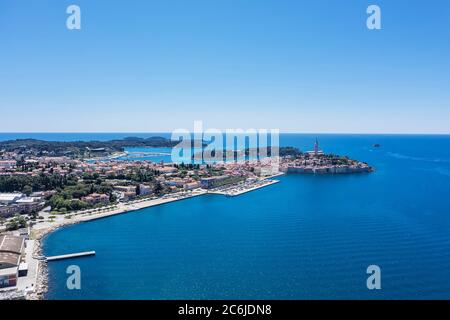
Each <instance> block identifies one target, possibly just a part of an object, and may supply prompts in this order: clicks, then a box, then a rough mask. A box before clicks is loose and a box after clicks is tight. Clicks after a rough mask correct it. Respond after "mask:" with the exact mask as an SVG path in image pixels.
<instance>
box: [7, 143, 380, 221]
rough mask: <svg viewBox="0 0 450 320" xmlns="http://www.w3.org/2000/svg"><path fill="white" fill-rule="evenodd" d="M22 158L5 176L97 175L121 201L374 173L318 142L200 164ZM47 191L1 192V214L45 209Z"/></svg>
mask: <svg viewBox="0 0 450 320" xmlns="http://www.w3.org/2000/svg"><path fill="white" fill-rule="evenodd" d="M17 158H18V157H17V154H14V153H13V152H10V153H3V154H2V158H0V176H2V175H3V176H11V175H29V176H37V175H42V174H59V175H62V176H67V175H71V176H74V177H76V178H77V179H79V181H82V180H83V179H84V178H85V177H86V175H89V176H91V177H92V176H95V177H96V179H97V178H99V179H102V181H104V182H107V183H108V185H110V186H111V187H112V188H113V194H114V195H115V196H116V197H115V199H118V200H119V201H128V200H131V199H133V198H135V197H137V196H152V195H154V193H155V188H156V186H157V185H159V186H163V187H164V191H165V192H178V191H181V190H185V191H187V190H194V189H197V188H203V189H212V188H216V187H218V186H223V185H226V184H233V183H237V182H240V181H243V180H251V179H258V178H260V177H265V176H272V175H276V174H278V173H280V172H284V173H313V174H327V173H331V174H339V173H357V172H370V171H371V170H372V168H371V167H370V166H369V165H367V164H366V163H362V162H358V161H354V160H350V159H348V158H343V157H337V156H329V155H325V154H324V153H323V151H321V150H320V149H319V143H318V141H316V144H315V146H314V150H313V151H309V152H305V153H302V154H299V155H295V156H285V157H278V158H276V159H274V158H266V159H262V160H261V161H260V160H246V161H239V162H230V163H216V164H213V165H206V164H202V165H196V166H177V165H174V164H165V163H164V162H160V163H155V162H151V161H121V160H112V159H110V160H108V161H84V160H79V159H72V158H70V157H65V156H60V157H49V156H37V155H29V156H27V157H25V158H23V155H21V159H20V161H18V159H17ZM275 160H276V161H275ZM274 163H275V165H274ZM24 168H25V169H24ZM139 172H141V173H142V172H144V173H145V172H147V173H148V172H151V173H152V174H153V176H154V179H152V180H151V181H148V182H137V181H136V180H133V179H131V178H130V176H132V175H136V174H139ZM46 192H47V193H45V192H41V193H34V194H32V195H31V196H28V197H27V196H25V195H24V194H21V193H7V194H0V216H11V215H14V214H17V213H29V212H32V211H34V210H37V209H39V208H41V207H42V206H43V205H44V204H45V203H44V202H43V201H44V200H43V199H44V198H47V199H48V198H49V194H48V192H55V191H54V190H50V191H46ZM50 195H51V194H50ZM80 200H82V201H84V202H86V203H88V204H91V205H108V204H109V203H110V201H111V197H110V194H102V193H91V194H89V195H87V196H84V197H82V198H81V199H80Z"/></svg>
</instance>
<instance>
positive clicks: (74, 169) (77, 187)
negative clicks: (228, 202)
mask: <svg viewBox="0 0 450 320" xmlns="http://www.w3.org/2000/svg"><path fill="white" fill-rule="evenodd" d="M177 143H178V142H173V141H171V140H168V139H165V138H161V137H152V138H147V139H141V138H126V139H123V140H111V141H106V142H98V141H93V142H92V141H91V142H82V141H78V142H47V141H41V140H34V139H22V140H14V141H13V140H11V141H4V142H0V193H1V194H0V195H1V196H2V197H1V199H0V200H1V201H0V232H1V231H2V228H3V229H4V231H7V232H15V230H18V229H19V230H20V229H22V230H23V229H24V228H25V227H28V228H29V229H28V232H27V233H28V234H29V236H30V238H31V239H34V240H35V241H34V255H33V261H32V262H33V263H35V262H36V261H37V269H38V271H37V276H36V279H35V280H32V282H33V281H34V286H32V288H28V289H31V291H29V292H28V294H27V295H26V298H27V299H44V297H45V293H46V291H47V290H48V268H47V262H46V259H45V257H44V256H43V251H42V241H43V239H45V237H46V236H47V235H48V234H50V233H51V232H53V231H55V230H57V229H59V228H61V227H65V226H69V225H73V224H77V223H82V222H87V221H92V220H96V219H102V218H107V217H110V216H113V215H117V214H123V213H126V212H130V211H135V210H140V209H143V208H148V207H152V206H157V205H162V204H166V203H170V202H174V201H179V200H183V199H188V198H192V197H195V196H200V195H205V194H216V195H224V196H228V197H234V196H238V195H241V194H243V193H246V192H250V191H253V190H257V189H259V188H263V187H267V186H270V185H273V184H276V183H278V182H279V181H277V180H273V178H274V177H276V176H279V175H283V174H353V173H370V172H372V171H373V168H372V167H370V166H369V165H368V164H367V163H364V162H360V161H357V160H352V159H350V158H348V157H346V156H338V155H333V154H325V153H323V151H321V150H319V144H318V141H317V140H316V144H315V145H314V150H313V151H307V152H302V151H300V150H299V149H297V148H294V147H276V149H275V147H273V148H272V147H266V148H265V149H248V148H247V149H243V150H240V151H230V152H228V151H226V150H220V151H217V153H216V152H215V153H214V154H212V156H213V157H216V158H217V159H219V160H220V161H216V162H211V163H205V162H202V163H195V161H194V162H192V163H187V164H185V163H164V162H163V161H161V162H159V163H156V162H153V161H148V160H130V159H128V157H126V156H125V157H124V155H127V152H126V151H125V150H124V148H125V147H158V148H159V147H173V146H174V145H175V144H177ZM195 156H196V157H197V156H198V154H195ZM121 157H124V158H126V160H123V159H118V158H121ZM229 157H231V159H233V161H230V162H228V161H221V160H222V159H223V160H229ZM225 158H227V159H225ZM5 224H6V227H5V226H3V227H2V225H5ZM61 254H65V253H64V252H62V253H61ZM27 262H29V261H27ZM1 292H2V291H1V290H0V294H1ZM24 298H25V297H24Z"/></svg>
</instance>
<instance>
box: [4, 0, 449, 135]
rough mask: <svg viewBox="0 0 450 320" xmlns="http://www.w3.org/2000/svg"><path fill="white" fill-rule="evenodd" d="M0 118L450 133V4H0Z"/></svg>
mask: <svg viewBox="0 0 450 320" xmlns="http://www.w3.org/2000/svg"><path fill="white" fill-rule="evenodd" d="M70 4H77V5H79V6H80V7H81V11H82V29H81V30H80V31H69V30H67V29H66V18H67V16H68V15H67V14H66V8H67V6H68V5H70ZM370 4H378V5H379V6H380V7H381V9H382V28H383V29H382V30H380V31H369V30H368V29H367V28H366V18H367V14H366V8H367V6H368V5H370ZM0 112H1V114H0V132H19V131H27V132H30V131H50V132H82V131H89V132H99V131H100V132H101V131H103V132H109V131H113V132H114V131H124V132H155V131H172V130H173V129H176V128H187V129H191V128H192V125H193V121H194V120H203V121H204V123H205V126H206V127H216V128H244V129H247V128H252V127H253V128H279V129H280V130H281V131H282V132H359V133H450V1H448V0H427V1H425V0H416V1H406V0H395V1H392V0H388V1H381V0H373V1H362V0H351V1H349V0H319V1H318V0H310V1H302V0H145V1H144V0H142V1H137V0H129V1H124V0H114V1H106V0H103V1H100V0H73V1H64V0H53V1H51V0H39V1H24V0H2V1H1V2H0Z"/></svg>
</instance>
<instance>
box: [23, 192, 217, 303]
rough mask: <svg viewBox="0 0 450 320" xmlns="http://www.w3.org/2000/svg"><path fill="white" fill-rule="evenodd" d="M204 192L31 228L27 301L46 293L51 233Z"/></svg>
mask: <svg viewBox="0 0 450 320" xmlns="http://www.w3.org/2000/svg"><path fill="white" fill-rule="evenodd" d="M207 193H208V192H207V191H205V190H198V189H197V190H194V191H193V192H191V193H188V194H175V195H172V196H171V197H166V198H158V199H145V200H138V201H135V202H131V203H124V204H119V205H118V206H117V207H116V208H114V209H111V210H108V211H106V212H100V213H91V214H89V215H83V214H79V215H78V216H76V217H73V218H72V219H65V220H64V221H59V222H42V223H39V224H36V225H34V226H33V228H32V231H31V237H32V238H33V239H34V240H35V246H34V250H33V258H34V259H36V260H38V270H37V276H36V284H35V287H34V292H32V293H30V294H29V295H27V297H26V298H27V299H28V300H43V299H44V296H45V293H46V292H47V291H48V265H47V261H46V260H45V259H43V256H44V255H43V240H44V239H45V237H46V236H48V235H49V234H51V233H52V232H54V231H56V230H58V229H60V228H63V227H67V226H71V225H75V224H78V223H83V222H89V221H94V220H98V219H105V218H108V217H111V216H115V215H119V214H125V213H128V212H133V211H137V210H141V209H145V208H150V207H154V206H159V205H163V204H166V203H171V202H175V201H181V200H185V199H189V198H193V197H197V196H200V195H204V194H207Z"/></svg>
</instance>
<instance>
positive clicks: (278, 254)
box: [0, 134, 450, 299]
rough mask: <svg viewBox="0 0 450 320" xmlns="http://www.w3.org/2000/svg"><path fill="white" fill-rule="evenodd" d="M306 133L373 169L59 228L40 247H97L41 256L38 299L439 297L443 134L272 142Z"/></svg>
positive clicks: (449, 147) (449, 256)
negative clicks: (43, 272)
mask: <svg viewBox="0 0 450 320" xmlns="http://www.w3.org/2000/svg"><path fill="white" fill-rule="evenodd" d="M130 135H131V136H136V134H127V135H125V136H130ZM143 135H144V134H143ZM151 135H152V134H148V136H151ZM144 136H145V135H144ZM2 137H4V136H2V135H0V139H1V138H2ZM39 137H40V138H46V139H47V140H80V139H81V140H83V139H87V138H86V137H89V139H91V138H92V139H93V140H96V139H98V140H99V139H103V140H107V139H110V138H111V137H112V138H117V137H123V135H122V134H116V135H115V134H101V135H98V134H84V135H81V136H80V134H76V135H74V136H73V137H72V138H71V136H70V134H64V135H62V136H58V134H47V136H42V134H40V135H39ZM316 137H317V138H318V139H319V141H320V144H321V148H322V149H323V150H324V151H325V152H327V153H335V154H341V155H348V156H349V157H351V158H355V159H358V160H362V161H366V162H368V163H369V164H371V165H372V166H374V167H375V169H376V171H375V172H374V173H372V174H360V175H335V176H319V175H317V176H314V175H287V176H283V177H280V178H279V180H281V182H280V183H278V184H274V185H271V186H269V187H266V188H263V189H259V190H257V191H254V192H250V193H247V194H244V195H241V196H238V197H233V198H228V197H223V196H218V195H206V196H200V197H196V198H191V199H187V200H183V201H179V202H174V203H170V204H166V205H162V206H157V207H152V208H147V209H143V210H140V211H136V212H132V213H127V214H122V215H118V216H114V217H110V218H106V219H102V220H97V221H92V222H89V223H83V224H79V225H75V226H70V227H66V228H63V229H60V230H58V231H56V232H54V233H52V234H50V235H49V236H47V237H46V238H45V241H44V251H45V254H46V255H58V254H64V253H70V252H79V251H88V250H95V251H96V252H97V254H96V256H94V257H89V258H80V259H73V260H65V261H59V262H50V263H49V272H50V279H49V292H48V294H47V298H48V299H433V298H438V299H450V277H449V275H448V273H449V272H450V197H449V194H450V192H449V191H450V136H444V135H442V136H433V135H430V136H425V135H423V136H421V135H300V134H282V135H281V137H280V138H281V145H284V146H287V145H290V146H295V147H299V148H300V149H302V150H310V149H311V148H312V145H313V143H314V141H315V139H316ZM375 143H378V144H380V145H381V147H380V148H374V147H373V144H375ZM69 265H78V266H79V267H80V268H81V290H68V289H67V286H66V280H67V277H68V275H67V274H66V268H67V267H68V266H69ZM369 265H378V266H379V267H380V268H381V290H368V289H367V286H366V280H367V277H368V276H369V275H368V274H367V273H366V269H367V267H368V266H369Z"/></svg>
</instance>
